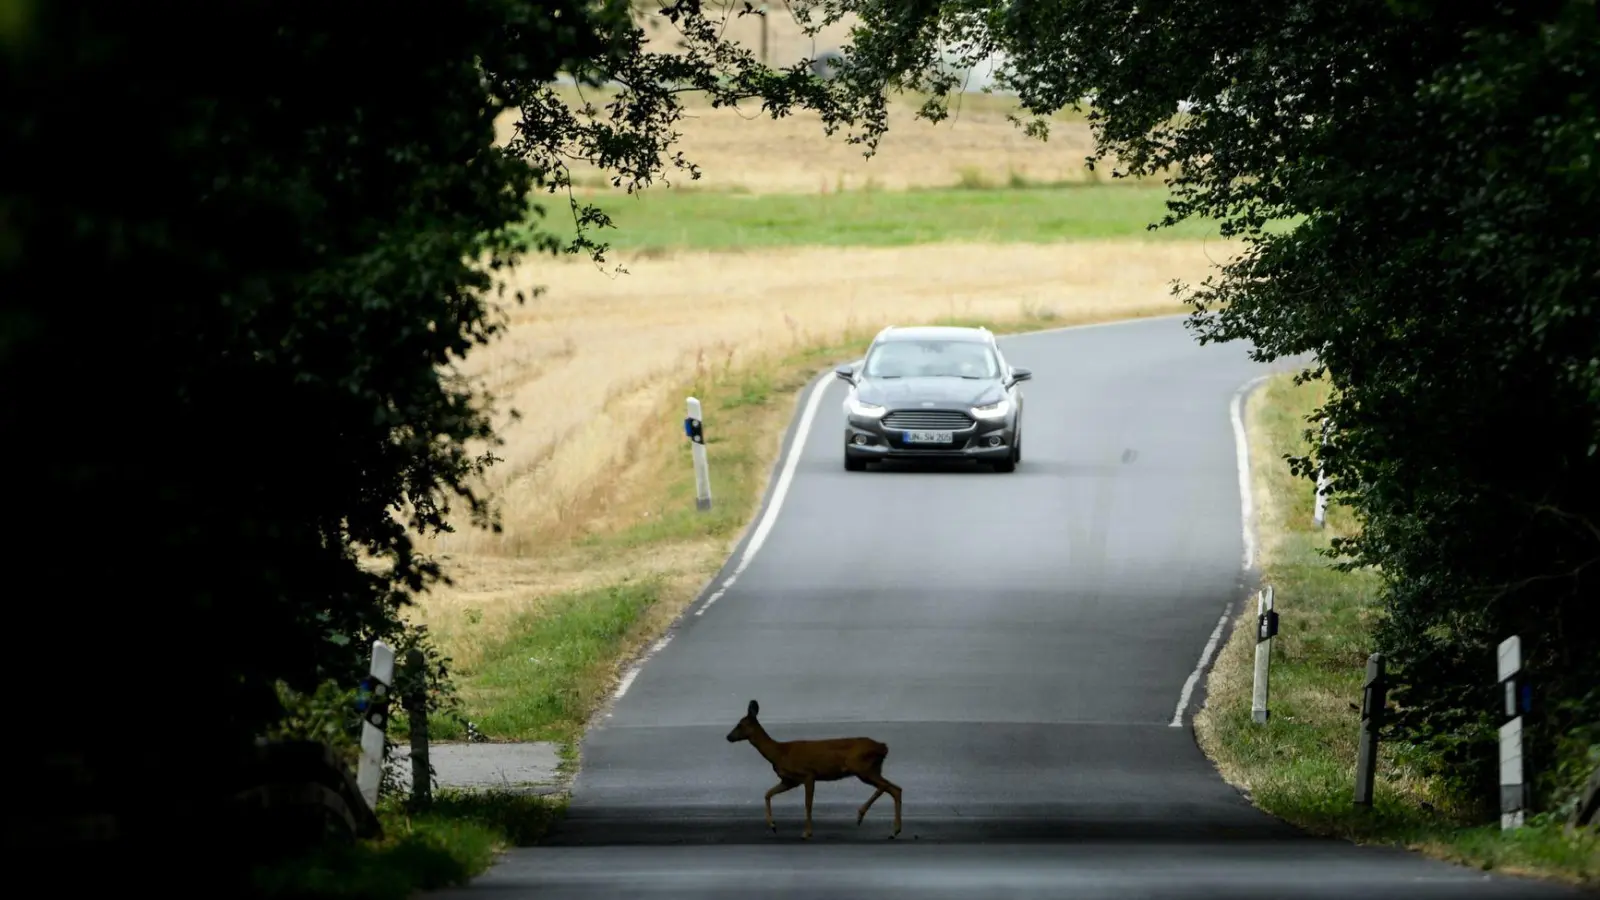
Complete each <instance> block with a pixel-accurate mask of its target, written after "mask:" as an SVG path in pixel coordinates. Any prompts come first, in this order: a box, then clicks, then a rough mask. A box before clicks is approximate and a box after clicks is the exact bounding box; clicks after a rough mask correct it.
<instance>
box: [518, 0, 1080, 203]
mask: <svg viewBox="0 0 1600 900" xmlns="http://www.w3.org/2000/svg"><path fill="white" fill-rule="evenodd" d="M708 6H710V4H708ZM655 18H659V17H652V19H651V20H646V23H645V26H644V27H645V29H646V34H647V35H648V37H649V45H650V46H651V49H655V50H672V49H673V48H672V41H673V37H674V32H672V31H670V29H671V26H670V25H664V26H661V27H655V26H660V25H661V23H659V22H656V21H653V19H655ZM768 18H769V26H768V59H769V60H770V62H771V64H772V65H774V66H779V65H787V64H791V63H793V62H795V61H798V60H801V59H811V58H814V57H815V56H816V55H817V54H818V53H820V52H822V51H824V50H831V49H837V48H838V47H840V46H841V45H842V44H843V43H844V41H845V40H846V36H847V30H846V26H845V25H843V24H841V25H836V26H832V27H830V28H828V29H827V30H826V31H825V32H824V33H823V35H821V36H819V38H818V39H817V40H816V41H813V40H812V39H811V38H809V37H807V36H806V35H805V34H803V33H801V31H800V27H799V26H798V25H797V24H795V22H794V20H793V18H792V16H791V15H790V14H789V13H787V12H786V11H784V9H783V8H782V7H781V6H780V7H779V8H777V9H775V10H774V11H773V12H772V13H771V15H770V16H769V17H768ZM725 34H726V35H727V36H728V37H729V38H730V39H732V40H734V41H736V42H738V43H740V44H742V45H743V46H746V47H748V48H750V49H751V50H752V51H753V52H756V51H758V49H759V47H760V25H759V23H758V22H757V20H756V19H755V17H753V16H745V17H743V18H733V17H730V18H729V19H728V20H727V27H726V31H725ZM562 93H563V95H564V96H565V97H567V98H568V100H569V102H570V103H572V104H573V105H574V107H578V106H581V103H580V101H579V97H580V92H579V91H578V90H577V89H575V88H568V89H564V90H563V91H562ZM581 96H582V97H584V98H585V99H588V100H590V101H591V102H594V104H595V105H596V106H597V107H603V106H604V99H603V98H604V97H605V96H606V94H605V92H603V91H602V92H596V91H585V92H582V94H581ZM685 102H686V104H687V105H688V106H689V108H688V109H687V110H686V114H685V121H684V122H683V123H682V124H681V127H680V128H679V129H678V130H679V131H680V132H681V134H682V140H681V141H680V143H679V145H678V149H681V150H682V151H683V153H684V156H685V157H686V158H687V159H688V160H689V161H690V162H692V163H694V164H696V165H698V166H699V167H700V168H701V178H700V179H699V180H698V181H691V180H690V178H689V175H688V174H687V173H676V172H669V173H668V176H667V180H668V181H669V182H671V183H672V184H675V185H679V186H683V185H690V184H693V185H695V186H698V187H705V188H709V189H720V190H730V189H734V190H748V191H750V192H752V193H767V192H784V193H801V192H828V191H837V190H855V189H860V188H865V187H880V188H883V189H886V190H900V189H904V188H907V187H939V186H946V185H951V184H955V183H958V182H960V181H962V180H963V179H964V178H965V179H966V180H967V181H968V182H969V183H970V182H971V181H973V180H974V179H983V180H987V181H989V182H992V183H996V184H1004V183H1005V182H1006V181H1007V180H1009V179H1010V178H1012V176H1014V175H1015V176H1018V177H1021V178H1026V179H1030V180H1033V181H1039V182H1066V181H1084V180H1088V179H1091V178H1092V177H1093V176H1094V174H1095V173H1090V172H1089V171H1088V170H1087V169H1086V168H1085V167H1084V158H1085V157H1086V156H1088V155H1089V153H1090V152H1091V150H1092V149H1093V139H1092V137H1091V135H1090V132H1089V126H1088V125H1087V124H1086V123H1085V122H1083V121H1082V120H1080V119H1076V118H1075V117H1074V116H1072V115H1071V114H1070V113H1063V114H1061V115H1060V116H1058V117H1056V119H1055V120H1053V121H1052V122H1051V126H1050V135H1049V138H1048V140H1043V141H1041V140H1039V139H1036V138H1030V137H1027V136H1026V135H1024V134H1023V133H1022V130H1021V129H1020V128H1019V127H1017V126H1016V125H1014V124H1012V123H1011V122H1008V121H1006V115H1007V113H1010V112H1016V111H1017V110H1018V109H1019V107H1018V106H1017V104H1016V102H1015V100H1013V99H1011V98H1008V97H1004V96H1001V95H996V94H983V93H981V92H979V91H978V90H976V89H969V90H968V91H967V92H965V93H964V94H962V95H960V96H958V97H955V98H952V99H951V103H950V118H948V119H946V120H944V121H943V122H939V123H931V122H928V121H926V120H918V119H916V118H915V111H916V108H917V106H918V105H919V103H920V101H916V102H913V101H912V100H911V99H909V98H907V99H896V100H895V102H893V104H892V106H891V110H890V116H889V131H888V132H887V133H886V134H885V135H884V136H883V139H882V141H881V142H880V143H879V146H878V149H877V153H876V154H875V155H874V156H873V157H871V158H865V157H863V155H862V151H863V149H864V148H863V147H862V146H860V145H855V144H848V143H846V142H845V135H844V134H843V133H842V132H841V133H837V134H835V135H834V136H833V137H831V138H830V137H828V136H827V135H825V134H824V133H823V129H822V123H821V120H820V119H819V118H818V117H817V116H816V115H815V114H813V113H809V112H800V113H796V114H794V115H792V116H788V117H785V118H783V119H777V120H774V119H772V118H771V116H770V115H768V114H766V113H763V112H762V111H761V109H760V105H759V104H758V103H753V102H752V103H745V104H741V107H740V108H737V109H728V108H724V109H712V108H711V107H710V106H709V105H705V104H700V105H695V104H694V103H693V101H692V100H689V99H688V98H685ZM516 121H517V116H516V115H515V114H514V113H511V114H507V115H505V116H502V118H501V120H500V123H499V124H500V127H499V133H500V139H501V140H502V141H504V140H506V139H508V138H509V137H510V136H511V134H512V133H513V129H514V127H515V122H516ZM572 173H573V180H574V184H577V185H581V186H583V187H585V188H589V189H591V190H599V191H602V192H603V191H607V190H610V189H611V188H610V182H609V180H608V179H606V178H604V177H602V175H601V173H600V172H599V171H598V170H596V169H593V168H591V167H589V166H585V165H574V166H573V169H572ZM1107 177H1109V176H1107Z"/></svg>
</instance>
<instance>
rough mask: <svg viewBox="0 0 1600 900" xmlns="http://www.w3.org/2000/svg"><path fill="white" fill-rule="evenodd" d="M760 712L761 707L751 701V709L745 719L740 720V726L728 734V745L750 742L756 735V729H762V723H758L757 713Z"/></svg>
mask: <svg viewBox="0 0 1600 900" xmlns="http://www.w3.org/2000/svg"><path fill="white" fill-rule="evenodd" d="M760 711H761V705H760V704H759V703H757V702H755V701H754V700H751V701H750V708H749V709H748V710H746V711H745V716H744V718H742V719H740V720H739V724H737V725H735V726H733V730H732V731H730V732H728V743H730V744H732V743H737V742H738V741H748V740H750V735H752V734H755V733H756V729H758V728H760V727H761V725H760V723H758V722H757V721H756V713H758V712H760Z"/></svg>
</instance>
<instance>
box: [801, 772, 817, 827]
mask: <svg viewBox="0 0 1600 900" xmlns="http://www.w3.org/2000/svg"><path fill="white" fill-rule="evenodd" d="M816 790H817V780H816V779H815V778H812V777H811V776H810V775H807V776H806V833H805V835H804V837H805V839H806V840H808V841H809V840H811V795H812V794H814V793H816Z"/></svg>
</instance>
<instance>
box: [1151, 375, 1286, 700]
mask: <svg viewBox="0 0 1600 900" xmlns="http://www.w3.org/2000/svg"><path fill="white" fill-rule="evenodd" d="M1271 377H1272V376H1271V375H1259V376H1257V377H1255V378H1252V379H1250V380H1249V381H1247V382H1245V384H1244V386H1243V387H1241V388H1239V389H1238V390H1237V391H1234V392H1233V399H1232V401H1230V402H1229V403H1228V419H1229V420H1230V421H1231V422H1232V423H1233V455H1234V462H1235V463H1236V464H1237V466H1238V470H1239V520H1240V528H1241V531H1242V533H1243V535H1244V569H1245V571H1247V572H1248V571H1249V570H1250V567H1251V566H1252V565H1253V564H1254V563H1255V558H1256V528H1255V521H1254V520H1255V503H1254V502H1253V493H1252V491H1251V489H1250V438H1249V436H1248V435H1247V434H1245V430H1244V398H1245V397H1246V396H1247V395H1248V394H1249V393H1250V391H1251V390H1253V389H1254V388H1255V386H1256V385H1258V384H1260V383H1261V382H1263V381H1266V380H1267V379H1268V378H1271ZM1230 606H1231V604H1230ZM1228 613H1229V610H1228V609H1227V608H1224V609H1223V611H1222V618H1220V619H1218V620H1217V627H1216V628H1214V629H1212V631H1211V640H1209V641H1206V646H1205V649H1204V650H1202V651H1200V662H1199V663H1198V664H1196V665H1195V667H1194V671H1193V672H1190V673H1189V678H1188V679H1187V680H1186V681H1184V683H1183V692H1182V693H1181V694H1179V695H1178V707H1177V709H1175V710H1173V713H1172V721H1171V722H1168V723H1167V725H1168V726H1169V727H1172V728H1182V727H1183V711H1184V710H1185V709H1187V708H1188V707H1189V697H1190V695H1192V694H1193V693H1194V686H1195V685H1196V684H1197V683H1199V681H1200V673H1202V672H1204V671H1205V668H1206V664H1207V663H1209V662H1210V661H1211V654H1212V653H1214V652H1216V649H1217V641H1219V640H1221V639H1222V629H1223V627H1224V626H1226V625H1227V624H1228Z"/></svg>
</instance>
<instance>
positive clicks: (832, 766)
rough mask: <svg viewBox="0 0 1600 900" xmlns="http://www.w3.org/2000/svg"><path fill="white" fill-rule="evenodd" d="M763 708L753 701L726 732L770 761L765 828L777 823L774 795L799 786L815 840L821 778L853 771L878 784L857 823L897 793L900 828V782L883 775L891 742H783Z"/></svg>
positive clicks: (839, 777)
mask: <svg viewBox="0 0 1600 900" xmlns="http://www.w3.org/2000/svg"><path fill="white" fill-rule="evenodd" d="M760 709H761V707H760V705H759V704H757V703H756V701H754V700H751V701H750V708H749V711H748V712H747V713H746V714H745V717H744V718H742V719H740V720H739V724H737V725H735V726H733V730H732V731H730V732H728V741H729V743H733V742H736V741H749V742H750V743H751V745H752V746H754V747H755V748H756V751H757V752H758V753H760V754H761V755H762V756H763V757H765V758H766V760H767V762H769V763H772V771H773V772H775V773H777V775H778V783H777V784H776V785H774V786H773V788H772V790H769V791H767V796H766V801H767V827H768V828H770V829H771V830H773V831H777V830H778V826H777V825H775V824H774V823H773V821H772V798H773V797H774V796H776V795H778V794H781V793H783V792H785V791H789V790H793V789H794V788H796V787H799V786H800V785H805V788H806V828H805V833H804V834H803V835H802V837H804V838H805V839H806V840H810V839H811V798H812V795H813V793H814V792H815V790H816V783H817V782H819V781H839V780H842V779H845V778H849V777H851V776H854V777H856V778H858V779H860V780H861V782H862V783H863V784H867V785H870V786H872V787H875V788H877V791H876V792H875V793H873V795H872V796H871V797H869V798H868V799H867V802H866V803H863V804H861V809H859V810H857V812H856V824H857V825H860V824H861V820H862V819H864V818H866V816H867V810H868V809H871V808H872V804H873V803H874V802H875V801H876V800H877V799H878V798H879V797H881V796H883V795H884V794H888V795H889V796H890V797H892V798H894V833H893V834H890V835H889V837H891V838H892V837H894V836H895V835H898V834H899V833H900V787H899V785H896V784H895V783H894V782H892V781H890V780H889V779H887V778H885V777H883V761H884V759H885V758H887V757H888V755H889V745H888V744H885V743H883V742H882V741H875V740H873V739H872V738H867V737H851V738H827V739H824V740H811V741H779V740H775V739H773V737H772V735H770V734H767V730H766V729H765V728H762V727H761V723H760V722H759V721H757V719H756V713H758V712H759V711H760Z"/></svg>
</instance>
